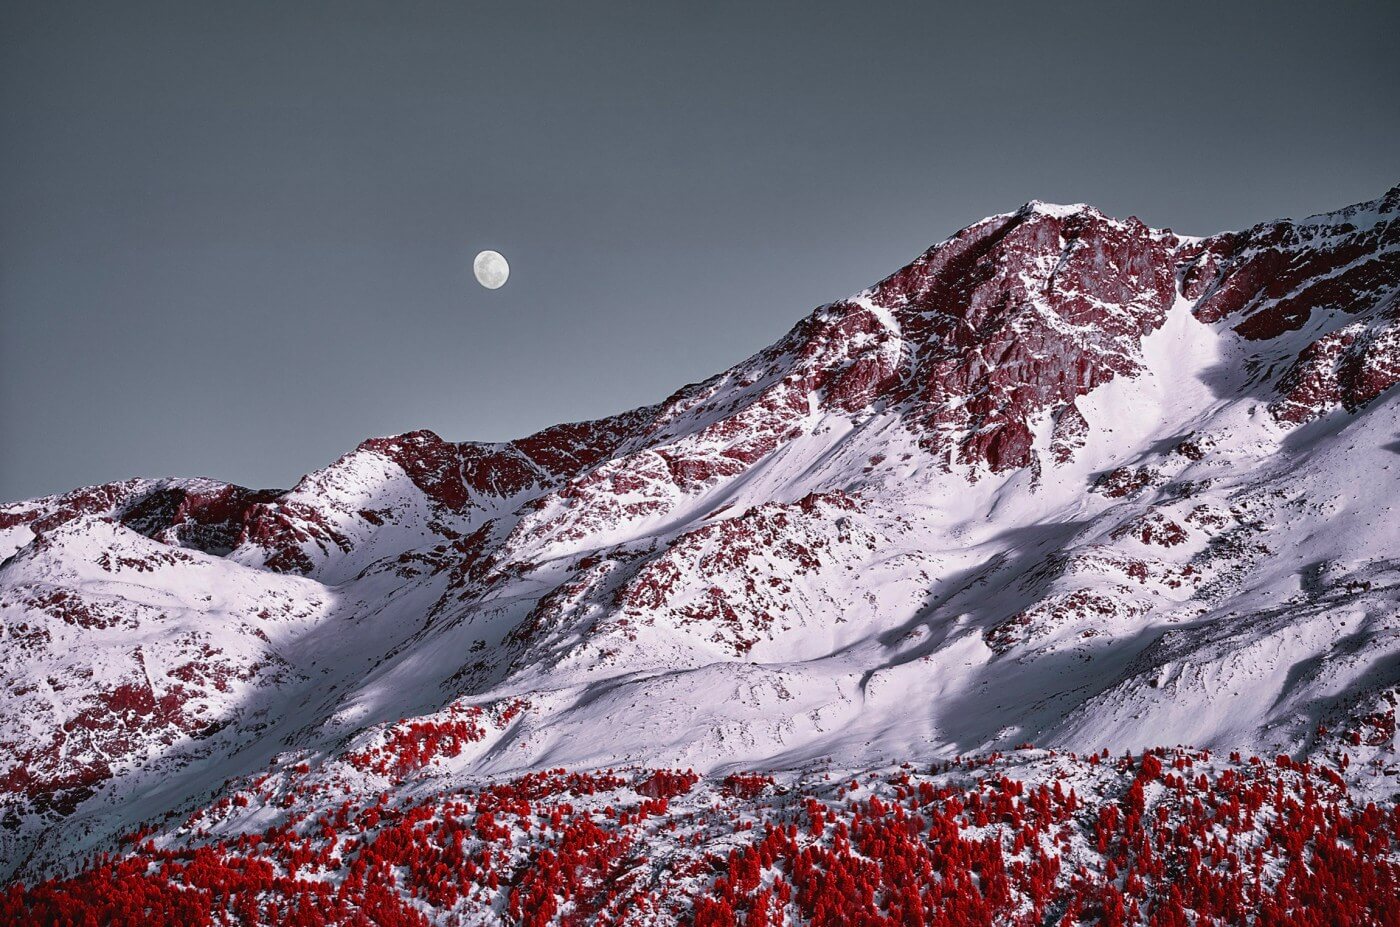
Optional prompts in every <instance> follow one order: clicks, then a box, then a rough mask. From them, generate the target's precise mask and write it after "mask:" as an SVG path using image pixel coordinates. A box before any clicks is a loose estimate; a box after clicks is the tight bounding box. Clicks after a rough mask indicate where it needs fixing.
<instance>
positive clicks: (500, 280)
mask: <svg viewBox="0 0 1400 927" xmlns="http://www.w3.org/2000/svg"><path fill="white" fill-rule="evenodd" d="M472 273H474V274H476V282H477V283H479V284H481V285H482V286H484V287H486V289H488V290H499V289H500V288H501V287H503V286H505V284H506V278H507V277H509V276H510V265H509V264H507V263H506V259H505V258H503V257H501V255H500V254H499V253H498V252H496V251H483V252H481V253H480V254H478V255H477V256H476V260H475V261H472Z"/></svg>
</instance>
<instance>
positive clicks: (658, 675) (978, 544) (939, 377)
mask: <svg viewBox="0 0 1400 927" xmlns="http://www.w3.org/2000/svg"><path fill="white" fill-rule="evenodd" d="M1397 220H1400V188H1396V189H1395V190H1392V191H1391V192H1390V193H1388V194H1387V195H1386V196H1385V197H1383V198H1382V199H1380V200H1376V201H1374V202H1371V203H1366V204H1360V205H1358V206H1354V207H1351V208H1348V209H1344V210H1341V211H1338V212H1336V213H1330V214H1326V215H1322V216H1315V217H1311V218H1309V219H1305V220H1301V221H1297V222H1292V221H1282V222H1274V223H1266V224H1263V225H1260V226H1257V227H1255V228H1253V229H1250V230H1249V231H1246V232H1242V233H1228V234H1223V235H1218V236H1214V237H1211V238H1206V239H1195V238H1185V237H1182V236H1178V235H1175V234H1172V233H1171V232H1169V231H1161V230H1155V229H1152V228H1149V227H1147V226H1145V225H1143V224H1142V223H1141V222H1139V221H1137V220H1136V219H1129V220H1127V221H1119V220H1115V219H1111V218H1108V217H1105V216H1104V215H1102V214H1101V213H1099V212H1098V211H1096V210H1094V209H1092V208H1090V207H1086V206H1069V207H1065V206H1051V205H1047V204H1042V203H1036V202H1033V203H1029V204H1027V205H1026V206H1025V207H1023V208H1022V209H1020V210H1018V211H1016V212H1014V213H1010V214H1005V215H1001V216H995V217H992V218H989V219H986V220H984V221H982V222H979V223H977V224H976V225H973V226H971V227H969V228H967V229H965V230H963V231H961V232H959V233H958V234H956V235H954V236H953V237H952V238H949V239H948V240H946V241H944V242H942V243H940V244H938V245H935V246H934V247H932V248H930V249H929V250H928V251H926V252H925V253H924V254H922V255H921V256H919V257H918V258H917V259H916V260H915V261H914V262H912V263H911V264H909V265H907V266H906V267H904V268H902V269H901V270H899V271H897V272H896V273H894V274H892V275H891V276H890V277H887V278H886V279H885V280H883V281H880V282H879V283H878V284H876V285H875V286H873V287H871V288H870V289H868V290H865V291H862V292H861V293H859V294H856V295H855V296H852V297H851V298H849V299H846V300H842V301H840V302H837V303H832V304H830V305H828V306H824V307H822V308H820V309H818V310H817V311H816V312H814V313H813V314H812V315H810V316H808V317H807V318H806V319H804V320H803V321H802V322H800V323H799V324H798V325H797V326H796V327H795V328H794V329H793V330H792V331H791V332H790V333H789V334H788V335H787V336H786V337H785V338H784V339H783V340H782V341H780V342H779V343H777V344H776V345H774V346H773V347H771V348H769V349H767V350H765V351H763V352H761V353H759V354H757V355H755V356H754V357H752V358H750V359H748V360H746V361H744V362H743V363H741V364H739V365H737V366H735V367H734V368H732V369H730V370H728V371H726V372H724V373H722V374H720V375H718V376H716V377H714V378H711V379H710V380H707V381H705V382H703V383H700V384H694V385H691V386H687V387H685V388H683V389H681V390H680V391H678V392H677V393H675V394H674V395H673V396H671V397H669V398H668V399H666V400H665V401H663V402H661V403H659V404H657V405H655V406H650V407H647V408H644V409H639V410H636V411H633V412H629V413H625V414H622V415H619V416H615V417H613V418H610V419H605V420H600V421H596V422H588V423H580V424H573V425H563V426H558V427H556V428H551V429H547V430H546V431H544V432H541V433H539V434H536V435H532V436H530V437H527V438H524V439H521V440H519V441H514V442H509V443H505V444H497V445H487V444H477V443H463V444H454V443H449V442H445V441H443V440H441V439H440V438H438V437H437V436H436V435H433V434H432V433H430V432H413V433H410V434H405V435H400V436H397V437H393V438H380V439H373V440H370V441H366V442H365V443H364V444H362V445H361V446H360V447H358V448H356V449H355V450H354V451H352V452H351V453H349V454H347V455H346V456H345V457H343V458H341V459H340V460H339V461H337V462H335V463H334V464H332V465H331V466H329V467H327V468H326V469H324V470H321V471H318V472H316V473H313V474H310V475H308V476H307V477H305V478H304V479H303V480H302V481H301V482H300V483H299V484H298V485H297V486H296V487H294V488H293V489H291V490H289V491H285V492H282V491H268V492H262V491H251V490H245V489H242V488H240V487H233V486H227V485H224V484H218V483H214V482H212V481H204V480H166V481H143V480H135V481H128V482H125V483H118V484H109V485H106V486H101V487H94V488H90V489H85V490H78V491H75V492H74V493H69V494H67V495H64V496H59V497H52V498H48V499H41V500H36V501H33V502H27V503H18V504H15V505H11V506H7V507H4V508H3V509H0V531H3V543H4V544H5V545H6V546H5V548H4V550H3V554H4V555H6V556H8V559H7V560H5V561H4V563H3V565H0V621H3V628H4V632H3V633H4V634H5V638H4V647H5V653H6V660H5V663H4V666H3V668H0V683H3V686H4V689H3V693H4V694H3V699H0V737H3V738H4V739H5V741H6V742H8V743H13V744H15V749H14V751H13V753H12V755H10V756H9V757H0V794H2V795H3V798H2V799H0V800H3V802H4V807H5V811H4V817H3V828H4V829H3V832H0V839H3V841H4V842H3V844H0V847H3V852H0V858H3V860H4V861H5V863H6V871H7V872H8V873H11V874H13V873H24V874H28V875H36V874H44V873H48V872H51V871H53V869H54V867H55V866H56V865H58V864H61V863H63V862H64V861H68V860H72V859H73V858H75V857H76V856H78V855H80V854H83V853H86V852H90V851H95V850H98V849H102V848H106V847H109V846H111V843H110V841H111V840H112V839H113V838H114V837H115V836H116V835H117V834H119V833H121V832H124V831H126V830H129V829H132V828H133V827H134V826H135V825H137V824H138V823H140V822H147V821H155V820H159V819H160V818H161V817H162V816H163V815H166V814H170V813H175V812H181V813H188V812H189V811H191V810H193V809H199V808H209V807H212V806H213V805H214V804H215V803H219V802H223V801H224V800H225V799H227V798H228V797H229V796H232V795H235V794H244V793H247V792H248V789H249V786H248V783H249V782H252V781H255V780H256V779H257V777H266V776H269V775H270V776H272V777H274V778H273V779H272V781H273V782H274V783H276V782H285V783H291V782H292V781H294V780H295V781H298V782H301V783H302V784H301V785H299V786H298V787H297V788H298V791H297V792H295V793H293V792H291V791H284V792H278V793H275V794H274V793H272V792H269V793H267V794H265V795H262V793H258V792H257V790H256V789H254V790H253V794H255V795H261V797H258V798H255V799H251V800H253V801H255V803H257V806H258V808H259V811H258V813H257V814H255V815H252V816H250V817H249V818H248V819H247V821H246V822H244V823H245V824H246V827H247V828H248V829H249V832H251V830H252V829H254V828H259V829H260V828H263V827H265V826H268V825H269V823H270V822H272V821H274V820H276V819H277V817H278V816H279V815H281V814H283V813H284V811H283V810H279V809H284V808H285V807H288V806H286V805H283V804H282V802H283V799H284V796H286V795H292V794H296V795H299V796H307V795H315V794H317V793H318V791H322V790H326V789H332V788H334V789H337V790H342V791H343V790H347V789H348V790H349V792H350V793H351V794H352V795H356V796H360V797H364V796H371V795H374V794H377V793H378V792H380V791H382V790H385V789H389V790H390V792H391V793H392V794H393V795H395V796H409V795H419V796H422V795H428V794H437V793H443V794H446V793H447V792H449V791H450V790H452V789H456V788H459V787H461V786H463V785H464V784H467V783H477V782H480V781H482V779H483V777H487V778H488V779H491V780H493V781H504V780H505V779H508V778H513V777H518V776H520V775H522V774H526V773H530V772H532V771H538V770H542V769H547V768H552V767H568V768H571V769H600V768H604V767H614V768H618V767H658V766H659V767H694V768H695V769H697V770H700V771H701V772H704V773H707V774H713V775H715V776H717V777H721V778H722V777H723V776H724V775H726V774H728V773H730V772H733V771H735V770H747V769H759V770H763V771H765V772H768V773H775V774H779V775H780V776H781V775H791V776H810V775H812V771H813V770H814V769H823V770H824V769H833V770H838V771H842V772H850V771H856V772H859V771H861V770H866V769H872V768H883V767H887V766H890V765H894V764H899V763H905V762H913V763H929V762H935V761H944V760H948V759H951V758H953V757H955V756H959V755H964V754H969V753H984V752H987V751H995V750H1006V749H1009V748H1011V747H1013V746H1014V745H1016V744H1019V743H1022V742H1027V741H1030V742H1034V743H1036V744H1038V745H1041V746H1045V747H1051V748H1055V749H1057V750H1070V751H1077V752H1078V753H1081V754H1088V753H1097V751H1098V750H1099V749H1100V748H1104V747H1107V748H1110V749H1111V750H1112V751H1114V753H1121V752H1122V751H1123V750H1124V749H1132V750H1134V751H1136V750H1137V749H1138V748H1140V747H1142V746H1144V745H1149V744H1156V743H1160V744H1174V743H1180V744H1193V745H1195V746H1197V747H1201V748H1209V749H1213V750H1217V751H1225V752H1229V751H1233V750H1240V751H1244V752H1246V753H1250V752H1260V753H1266V754H1270V755H1271V754H1275V753H1286V754H1290V755H1293V756H1295V757H1299V758H1303V757H1306V758H1311V759H1312V760H1314V761H1315V762H1319V763H1325V764H1328V765H1335V764H1337V763H1338V762H1340V760H1341V758H1342V757H1343V756H1344V755H1346V756H1348V757H1349V758H1348V760H1347V769H1348V770H1349V772H1348V773H1347V776H1348V777H1349V778H1350V779H1351V786H1352V788H1353V789H1356V790H1359V791H1360V793H1361V794H1362V795H1363V796H1369V795H1374V796H1376V797H1380V798H1383V799H1385V800H1386V801H1388V802H1393V792H1394V790H1395V776H1396V774H1397V770H1396V766H1395V752H1394V751H1395V746H1396V745H1395V721H1394V718H1395V707H1394V706H1395V701H1396V698H1397V685H1400V658H1398V656H1397V655H1400V637H1397V634H1398V633H1400V605H1398V604H1397V603H1400V562H1397V560H1396V555H1395V553H1394V551H1396V550H1397V549H1400V543H1397V542H1400V520H1397V518H1396V516H1395V512H1394V510H1393V506H1394V501H1393V499H1394V497H1395V489H1396V486H1397V481H1396V480H1395V478H1394V476H1395V474H1396V473H1397V470H1396V469H1395V468H1396V466H1397V464H1398V463H1400V461H1397V460H1396V453H1397V450H1396V439H1397V434H1398V433H1400V422H1397V415H1400V405H1397V400H1396V395H1397V391H1395V390H1393V389H1391V387H1393V386H1394V385H1395V383H1396V382H1400V221H1397ZM293 770H296V772H293ZM287 788H288V789H290V788H291V786H290V784H288V785H287ZM274 799H275V803H274ZM247 800H250V799H247V798H246V797H245V801H247ZM399 800H400V799H399V798H395V799H394V800H393V801H394V802H397V801H399ZM305 801H307V802H310V803H311V806H312V807H319V805H318V804H316V802H319V801H320V799H316V800H314V801H313V800H312V799H310V798H306V799H305ZM391 804H393V802H391ZM290 807H296V802H295V801H293V802H292V805H291V806H290ZM292 813H295V812H292ZM239 826H243V825H239ZM171 839H175V835H174V832H173V831H172V833H171ZM179 839H182V840H183V839H197V834H195V833H194V832H189V833H186V834H185V835H184V836H182V837H180V838H179Z"/></svg>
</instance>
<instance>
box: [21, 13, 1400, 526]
mask: <svg viewBox="0 0 1400 927" xmlns="http://www.w3.org/2000/svg"><path fill="white" fill-rule="evenodd" d="M1397 35H1400V4H1396V3H1393V2H1377V3H1368V4H1326V3H1316V2H1308V3H1281V2H1270V3H1243V2H1231V3H1220V2H1210V3H1183V2H1178V3H1171V4H1163V3H1128V4H1124V3H1121V2H1115V3H1102V4H1072V3H1071V4H1061V3H1043V2H1037V3H1026V4H1004V5H1003V4H993V3H976V4H974V3H960V4H948V5H945V6H940V5H936V4H933V3H908V4H899V5H894V4H890V5H880V4H871V3H852V4H849V6H848V7H846V8H844V9H823V8H822V7H821V6H820V5H818V4H814V3H810V2H809V3H793V4H751V3H742V4H733V5H728V4H720V3H687V4H665V3H658V2H647V3H637V4H625V3H618V2H609V3H602V4H566V3H559V4H552V5H539V4H535V3H528V2H520V0H511V2H506V3H494V4H491V5H485V4H467V3H440V4H431V3H410V2H395V3H384V4H379V5H366V4H360V3H351V2H336V3H307V2H301V3H267V4H258V3H217V4H216V3H194V2H188V0H180V2H172V3H168V4H154V3H144V2H123V3H98V2H90V3H85V4H73V5H70V4H66V3H61V2H48V0H46V2H44V3H28V2H14V0H6V2H4V4H3V7H2V8H0V499H6V500H9V499H17V498H22V497H28V496H33V495H37V494H41V493H46V492H54V491H60V490H64V489H68V488H72V487H74V486H77V485H81V484H86V483H96V482H102V481H106V480H111V479H118V478H122V477H127V476H136V475H140V476H164V475H180V476H213V477H218V478H221V479H227V480H231V481H235V482H240V483H244V484H251V485H256V486H287V485H290V484H291V483H292V482H293V481H295V479H296V478H297V477H298V476H299V475H300V474H301V473H303V472H305V471H307V470H309V469H313V468H316V467H319V466H322V465H324V464H326V463H328V462H329V461H331V460H333V459H334V458H335V457H337V456H338V455H339V454H341V453H343V452H344V451H345V450H347V449H349V448H351V447H353V446H354V445H355V444H356V443H358V442H359V441H360V440H361V439H362V438H365V437H367V436H370V435H376V434H388V433H393V432H399V431H406V430H409V429H413V428H419V427H429V428H432V429H434V430H435V431H437V432H438V433H440V434H442V435H443V436H444V437H447V438H450V439H454V440H465V439H469V438H470V439H505V438H510V437H515V436H518V435H522V434H525V433H527V432H529V431H532V430H534V429H537V428H540V427H543V426H546V425H549V424H553V423H555V422H559V421H570V420H577V419H584V418H594V417H598V416H602V415H607V414H610V413H613V412H617V411H620V410H623V409H626V408H630V407H633V406H636V405H640V404H643V403H647V402H652V401H655V400H657V399H659V398H662V397H664V396H665V395H667V394H669V393H670V392H671V391H672V390H674V389H675V388H676V387H678V386H680V385H682V384H684V383H686V382H690V381H694V380H698V379H702V378H704V377H706V376H708V375H709V374H711V373H714V372H716V371H718V370H720V369H723V368H724V367H727V366H729V365H730V364H732V363H734V362H735V361H737V360H740V359H741V358H743V357H745V356H747V355H748V354H750V353H752V352H754V351H756V350H758V349H760V348H762V347H764V346H765V345H767V344H768V343H770V342H771V341H773V340H775V339H776V338H777V337H779V336H780V335H781V334H782V333H783V332H784V331H786V330H787V328H788V327H789V326H791V325H792V323H793V322H795V321H796V320H797V319H798V318H799V317H801V316H802V315H803V314H805V313H806V312H807V311H808V310H809V309H811V308H812V307H813V306H816V305H818V304H820V303H823V302H827V301H830V300H832V299H836V298H839V297H841V296H844V295H846V294H848V293H850V292H852V291H854V290H857V289H859V288H860V287H862V286H864V285H866V284H867V283H870V282H873V281H874V280H875V279H877V278H879V277H880V276H882V275H884V274H885V273H887V272H889V271H891V270H893V269H895V268H896V267H898V266H899V265H900V264H902V263H904V262H905V261H907V260H908V259H909V258H911V257H913V256H914V255H915V254H917V253H918V252H919V251H921V250H922V249H923V248H924V247H925V246H927V245H928V244H930V243H932V242H934V241H936V240H938V239H941V238H943V237H945V236H947V235H948V234H950V233H952V232H953V231H956V230H957V229H958V228H960V227H962V226H964V225H966V224H968V223H969V222H972V221H975V220H976V219H979V218H981V217H982V216H984V215H988V214H991V213H996V212H1005V211H1007V210H1010V209H1013V208H1015V207H1016V206H1017V205H1019V204H1020V203H1021V202H1023V201H1025V200H1027V199H1030V198H1033V197H1034V198H1039V199H1044V200H1050V201H1055V202H1079V201H1085V202H1090V203H1093V204H1095V205H1096V206H1098V207H1100V208H1101V209H1103V210H1104V211H1106V212H1108V213H1110V214H1114V215H1119V216H1126V215H1129V214H1133V215H1137V216H1139V217H1140V218H1142V219H1143V220H1144V221H1146V222H1148V223H1149V224H1152V225H1158V226H1170V227H1172V228H1174V229H1176V230H1177V231H1181V232H1187V233H1194V234H1204V233H1209V232H1214V231H1218V230H1221V229H1225V228H1237V227H1242V226H1246V225H1249V224H1251V223H1253V222H1255V221H1259V220H1263V219H1268V218H1273V217H1275V216H1277V215H1302V214H1306V213H1310V212H1317V211H1320V210H1324V209H1330V208H1333V207H1338V206H1342V205H1345V204H1348V203H1351V202H1354V201H1357V200H1362V199H1369V198H1372V197H1375V196H1379V195H1380V194H1381V193H1383V192H1384V191H1385V190H1386V189H1387V188H1388V187H1389V186H1390V185H1392V184H1394V183H1395V182H1397V181H1400V92H1398V91H1400V56H1397V55H1396V54H1395V37H1396V36H1397ZM482 248H495V249H497V250H499V251H501V252H502V253H504V254H505V255H506V257H507V258H509V259H510V261H511V265H512V275H511V279H510V282H509V283H508V284H507V285H506V286H505V287H504V288H503V289H501V290H498V291H495V292H489V291H487V290H484V289H482V288H480V287H478V286H477V285H476V284H475V283H474V282H472V279H471V259H472V257H473V255H475V253H476V252H477V251H478V250H480V249H482Z"/></svg>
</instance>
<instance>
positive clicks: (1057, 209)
mask: <svg viewBox="0 0 1400 927" xmlns="http://www.w3.org/2000/svg"><path fill="white" fill-rule="evenodd" d="M1016 212H1017V214H1018V215H1040V216H1050V217H1051V218H1054V219H1068V218H1069V217H1070V216H1077V215H1079V214H1080V213H1086V212H1092V213H1097V212H1098V210H1097V209H1095V208H1094V207H1092V206H1090V205H1089V204H1088V203H1069V204H1062V203H1046V202H1044V201H1042V200H1030V201H1028V202H1027V203H1026V204H1025V205H1024V206H1022V207H1021V208H1020V209H1018V210H1017V211H1016Z"/></svg>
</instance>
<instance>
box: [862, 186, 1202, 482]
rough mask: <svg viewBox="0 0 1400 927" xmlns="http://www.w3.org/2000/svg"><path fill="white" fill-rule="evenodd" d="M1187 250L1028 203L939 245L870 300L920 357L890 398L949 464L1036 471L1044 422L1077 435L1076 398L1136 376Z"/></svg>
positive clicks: (1167, 238)
mask: <svg viewBox="0 0 1400 927" xmlns="http://www.w3.org/2000/svg"><path fill="white" fill-rule="evenodd" d="M1177 244H1178V242H1177V239H1176V238H1175V237H1174V236H1172V235H1170V234H1167V233H1161V232H1154V231H1153V230H1151V229H1149V228H1147V227H1146V226H1144V225H1143V224H1142V223H1140V222H1138V221H1137V220H1129V221H1128V222H1125V223H1119V222H1115V221H1112V220H1109V219H1106V218H1105V217H1103V216H1102V215H1100V214H1099V213H1097V212H1096V211H1094V210H1091V209H1087V208H1085V209H1082V210H1079V211H1076V212H1072V213H1070V214H1068V215H1061V214H1059V213H1050V212H1044V211H1041V210H1040V209H1038V208H1036V207H1035V206H1028V207H1027V208H1025V209H1023V210H1021V212H1019V213H1017V214H1015V215H1014V216H1011V217H1009V218H1002V219H993V220H988V221H986V222H983V223H981V224H979V225H976V226H973V227H972V228H970V229H967V230H965V231H963V232H961V233H959V234H958V235H956V236H954V237H953V238H951V239H949V240H948V241H947V242H945V243H943V244H941V245H938V246H936V247H934V248H931V249H930V250H929V251H928V252H926V253H925V254H924V255H923V256H921V257H920V258H919V259H918V260H917V261H915V262H914V263H912V264H910V265H909V266H908V267H906V268H904V269H903V270H901V271H899V272H898V273H896V274H893V275H892V276H890V277H888V278H886V279H885V280H883V281H881V282H880V283H879V284H877V285H876V286H875V288H874V289H873V290H872V291H871V297H870V298H871V299H872V300H873V301H874V302H876V303H877V304H879V305H882V306H888V307H890V309H891V310H892V311H893V313H894V316H895V318H896V319H897V320H898V321H899V327H900V330H901V332H902V333H903V336H904V340H905V344H906V345H907V346H908V347H909V349H910V353H911V355H912V356H911V357H910V358H909V360H908V364H907V368H906V375H905V377H904V378H903V380H902V382H901V384H900V385H899V387H898V388H897V389H896V390H894V391H893V394H892V397H891V398H892V399H895V400H900V401H905V402H908V403H909V404H910V405H911V418H912V420H913V422H914V423H916V425H917V426H918V427H919V428H920V429H921V430H922V431H923V432H924V434H925V438H924V441H925V445H926V446H927V447H929V448H930V449H931V450H934V451H935V452H937V453H946V454H948V455H949V459H950V461H955V462H957V463H961V464H968V465H976V464H985V465H986V466H987V467H989V468H990V469H991V470H992V471H994V472H995V471H1002V470H1008V469H1012V468H1015V467H1022V466H1026V465H1028V464H1029V463H1030V458H1031V444H1032V441H1031V426H1032V424H1033V423H1034V421H1035V419H1036V418H1037V417H1039V416H1040V415H1041V414H1044V413H1047V412H1054V413H1056V414H1065V415H1068V417H1069V418H1068V421H1067V427H1068V428H1069V429H1070V430H1071V431H1072V430H1073V425H1074V416H1075V415H1077V414H1078V413H1077V411H1076V412H1073V413H1070V412H1067V410H1068V409H1069V408H1070V407H1071V406H1072V404H1073V402H1074V400H1075V399H1076V398H1077V397H1078V396H1082V395H1084V394H1086V393H1088V392H1089V391H1091V390H1093V389H1094V388H1095V387H1097V386H1100V385H1102V384H1104V383H1107V382H1108V381H1110V380H1112V379H1113V378H1114V377H1117V376H1131V375H1134V374H1136V373H1137V372H1139V370H1140V369H1141V364H1140V360H1139V355H1138V346H1139V345H1140V343H1141V340H1142V338H1143V336H1144V335H1147V334H1149V333H1151V332H1152V331H1155V330H1156V329H1157V328H1159V327H1160V326H1161V325H1162V322H1163V321H1164V320H1165V318H1166V310H1167V307H1168V306H1170V305H1171V302H1172V299H1173V298H1174V296H1175V293H1176V284H1175V265H1176V261H1175V257H1174V251H1173V249H1174V248H1175V247H1176V245H1177ZM1066 440H1069V439H1068V437H1066Z"/></svg>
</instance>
